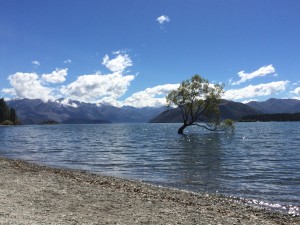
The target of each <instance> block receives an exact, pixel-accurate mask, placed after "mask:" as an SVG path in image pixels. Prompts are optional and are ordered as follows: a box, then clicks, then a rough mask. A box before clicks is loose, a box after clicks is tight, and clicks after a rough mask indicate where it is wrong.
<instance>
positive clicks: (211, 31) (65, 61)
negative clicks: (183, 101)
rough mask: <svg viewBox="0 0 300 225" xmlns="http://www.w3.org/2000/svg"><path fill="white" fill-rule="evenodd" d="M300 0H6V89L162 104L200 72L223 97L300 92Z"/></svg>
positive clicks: (1, 44)
mask: <svg viewBox="0 0 300 225" xmlns="http://www.w3.org/2000/svg"><path fill="white" fill-rule="evenodd" d="M299 10H300V1H298V0H264V1H261V0H252V1H241V0H226V1H224V0H206V1H204V0H184V1H183V0H151V1H149V0H130V1H128V0H109V1H104V0H86V1H83V0H51V1H39V0H27V1H18V0H0V96H2V97H5V98H7V99H12V98H40V99H43V100H45V101H47V100H54V99H57V98H66V99H75V100H80V101H84V102H96V103H109V104H113V105H117V106H122V105H133V106H137V107H142V106H159V105H162V104H164V101H165V100H164V96H165V95H166V93H168V92H169V91H170V90H172V89H174V88H176V87H177V85H178V84H179V83H180V82H181V81H182V80H185V79H188V78H190V77H191V76H192V75H194V74H200V75H201V76H203V77H205V78H207V79H208V80H209V81H210V82H213V83H219V82H222V83H224V84H225V90H226V92H225V95H224V98H226V99H229V100H234V101H240V102H247V101H250V100H260V101H261V100H266V99H268V98H271V97H275V98H298V99H300V76H299V75H300V73H299V72H300V41H299V40H300V14H299Z"/></svg>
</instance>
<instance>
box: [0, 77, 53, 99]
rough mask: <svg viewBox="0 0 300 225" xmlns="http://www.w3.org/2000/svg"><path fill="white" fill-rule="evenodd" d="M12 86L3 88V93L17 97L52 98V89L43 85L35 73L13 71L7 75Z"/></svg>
mask: <svg viewBox="0 0 300 225" xmlns="http://www.w3.org/2000/svg"><path fill="white" fill-rule="evenodd" d="M8 80H9V82H10V85H11V86H12V88H7V89H3V90H2V91H3V92H4V93H7V94H10V95H13V96H16V97H18V98H29V99H41V100H43V101H45V102H46V101H48V100H54V97H53V96H52V95H51V92H52V89H51V88H48V87H44V86H43V85H42V83H41V80H40V79H39V76H38V74H36V73H21V72H18V73H15V74H12V75H10V76H9V77H8Z"/></svg>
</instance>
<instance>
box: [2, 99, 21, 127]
mask: <svg viewBox="0 0 300 225" xmlns="http://www.w3.org/2000/svg"><path fill="white" fill-rule="evenodd" d="M8 121H10V123H12V124H17V123H18V117H17V114H16V110H15V109H13V108H9V107H8V105H7V104H6V102H5V101H4V99H3V98H1V99H0V124H2V125H4V122H5V124H7V125H10V124H8Z"/></svg>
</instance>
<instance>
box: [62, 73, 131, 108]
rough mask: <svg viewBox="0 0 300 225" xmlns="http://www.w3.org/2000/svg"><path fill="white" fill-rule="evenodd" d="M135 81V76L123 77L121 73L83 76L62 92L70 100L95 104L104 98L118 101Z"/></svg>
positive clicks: (65, 87)
mask: <svg viewBox="0 0 300 225" xmlns="http://www.w3.org/2000/svg"><path fill="white" fill-rule="evenodd" d="M133 79H134V76H133V75H127V76H122V75H121V74H119V73H113V74H108V75H101V74H98V73H96V74H91V75H82V76H79V77H78V79H77V80H76V81H74V82H73V83H71V84H69V85H67V86H64V87H62V88H61V89H60V92H61V93H62V94H63V95H64V96H65V97H67V98H70V99H76V100H78V101H83V102H94V103H95V102H100V101H101V100H102V99H103V98H104V97H110V98H111V99H117V98H119V97H120V96H122V95H124V94H125V92H126V91H127V89H128V87H129V85H130V82H131V81H132V80H133Z"/></svg>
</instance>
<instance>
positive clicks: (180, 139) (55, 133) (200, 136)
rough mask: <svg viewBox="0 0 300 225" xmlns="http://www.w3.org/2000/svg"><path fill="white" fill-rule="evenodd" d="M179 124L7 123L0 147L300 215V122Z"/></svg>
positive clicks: (26, 155)
mask: <svg viewBox="0 0 300 225" xmlns="http://www.w3.org/2000/svg"><path fill="white" fill-rule="evenodd" d="M179 125H180V124H100V125H49V126H48V125H44V126H16V127H0V155H2V156H6V157H11V158H18V159H24V160H27V161H31V162H38V163H43V164H46V165H51V166H58V167H64V168H72V169H83V170H88V171H91V172H95V173H101V174H106V175H112V176H117V177H122V178H129V179H135V180H142V181H144V182H148V183H153V184H157V185H163V186H167V187H174V188H179V189H184V190H189V191H193V192H200V193H214V194H221V195H226V196H234V197H240V198H243V199H246V200H243V201H244V202H246V203H248V204H252V205H262V206H267V207H268V208H276V209H279V210H283V211H285V212H288V213H291V214H297V215H299V206H300V154H299V153H300V147H299V146H300V123H297V122H295V123H238V124H237V128H236V130H235V131H234V132H233V133H210V132H207V131H205V130H201V129H199V128H198V127H197V128H191V129H189V128H188V129H187V130H186V131H187V132H186V135H178V134H177V129H178V127H179Z"/></svg>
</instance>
